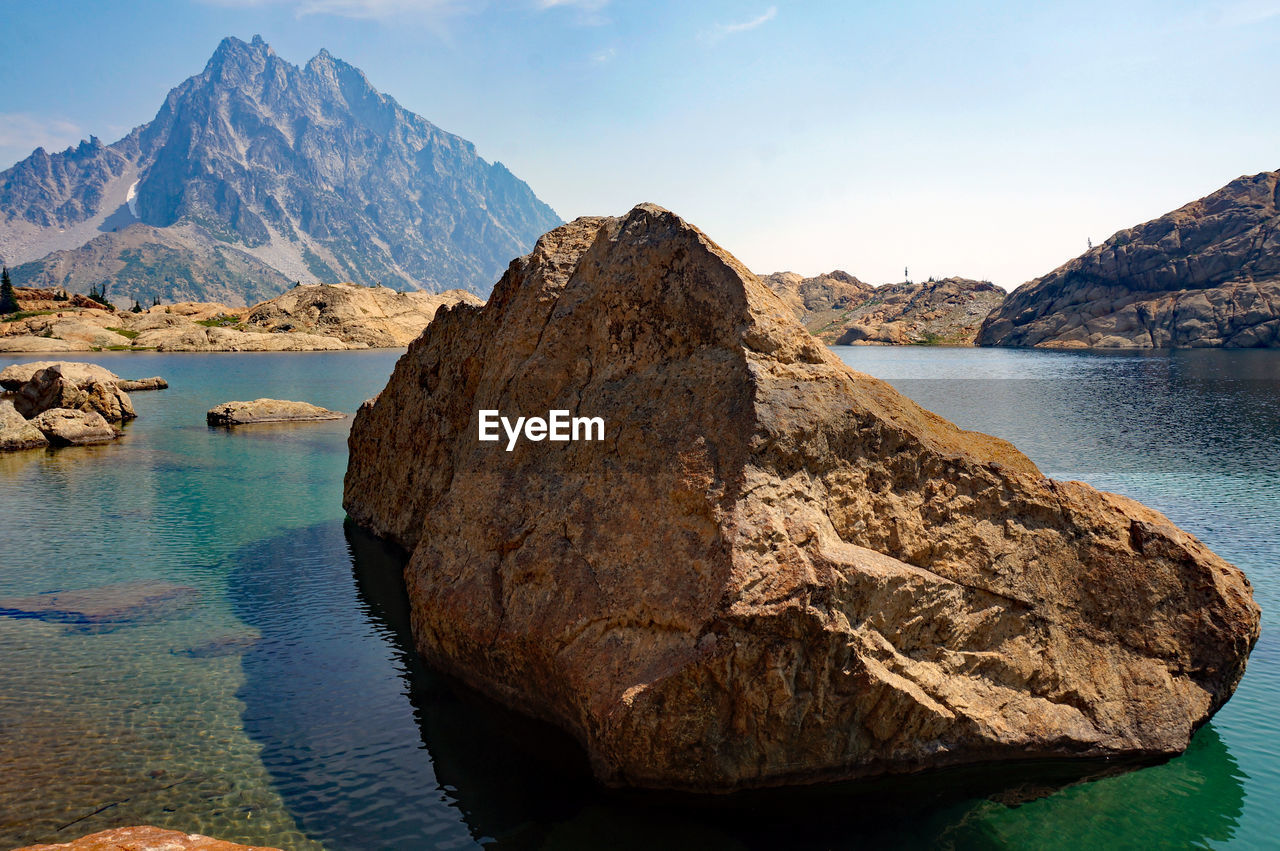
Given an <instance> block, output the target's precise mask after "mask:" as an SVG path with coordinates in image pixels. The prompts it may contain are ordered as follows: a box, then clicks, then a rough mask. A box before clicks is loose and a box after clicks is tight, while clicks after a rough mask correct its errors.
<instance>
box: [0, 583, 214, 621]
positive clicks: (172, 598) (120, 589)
mask: <svg viewBox="0 0 1280 851" xmlns="http://www.w3.org/2000/svg"><path fill="white" fill-rule="evenodd" d="M199 596H200V592H199V591H197V590H196V589H195V588H192V587H190V586H188V585H179V584H177V583H175V582H163V581H157V582H146V581H138V582H119V583H116V584H114V585H101V586H98V587H96V588H80V589H76V590H73V591H49V592H46V593H44V594H33V595H31V596H28V597H5V598H0V615H4V616H6V617H11V618H37V619H39V620H42V621H51V622H53V623H65V624H74V625H77V626H97V627H101V626H116V625H123V624H129V623H139V622H149V621H154V620H159V619H161V618H165V617H168V616H170V615H172V614H174V613H176V612H178V611H180V610H182V609H184V608H186V607H187V606H188V605H190V604H191V603H192V602H194V601H195V600H196V599H197V598H199Z"/></svg>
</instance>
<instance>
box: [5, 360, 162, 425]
mask: <svg viewBox="0 0 1280 851" xmlns="http://www.w3.org/2000/svg"><path fill="white" fill-rule="evenodd" d="M80 366H81V365H80V364H75V365H68V366H64V365H63V364H60V363H55V364H54V365H53V366H49V367H46V368H44V369H42V370H40V371H39V372H37V373H35V374H34V375H32V376H31V378H30V379H29V380H28V381H27V382H26V383H25V384H23V385H22V386H21V387H20V388H18V391H17V393H16V394H15V395H14V401H13V405H14V407H15V408H17V410H18V413H20V414H22V416H24V417H27V418H28V419H30V418H32V417H34V416H36V415H37V414H40V413H43V412H44V411H48V410H50V409H53V408H66V409H68V410H73V411H84V412H86V413H89V412H96V413H98V414H101V415H102V417H103V418H104V419H105V420H107V422H113V423H119V422H125V421H126V420H132V419H135V418H136V417H137V416H138V415H137V414H135V413H134V411H133V402H132V401H131V400H130V399H129V395H128V394H127V393H125V392H124V391H123V390H121V389H120V387H119V385H118V384H117V383H116V380H104V379H101V378H98V377H91V376H92V372H91V371H89V370H84V369H79V368H78V367H80ZM90 366H92V364H90Z"/></svg>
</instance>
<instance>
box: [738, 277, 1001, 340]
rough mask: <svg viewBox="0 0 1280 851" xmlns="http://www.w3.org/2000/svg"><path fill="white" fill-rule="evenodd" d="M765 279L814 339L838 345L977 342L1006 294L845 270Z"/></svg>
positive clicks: (978, 285)
mask: <svg viewBox="0 0 1280 851" xmlns="http://www.w3.org/2000/svg"><path fill="white" fill-rule="evenodd" d="M761 280H763V281H764V283H765V284H767V285H768V286H769V288H770V289H771V290H773V291H774V293H776V294H777V295H778V296H779V297H780V298H782V300H783V301H784V302H785V303H786V304H787V305H788V306H789V307H791V309H792V312H793V313H794V314H795V316H796V318H797V319H799V320H800V321H801V322H802V323H804V326H805V327H806V328H808V329H809V331H810V333H812V334H813V335H814V336H815V337H817V338H818V339H820V340H822V341H823V342H826V343H834V344H837V345H886V346H907V345H947V346H972V345H973V344H974V340H975V338H976V337H977V334H978V329H979V328H980V327H981V326H982V322H983V320H984V319H986V317H987V315H988V314H990V313H991V311H992V310H994V309H995V308H997V307H999V306H1000V304H1001V303H1002V302H1003V301H1004V298H1005V292H1004V290H1002V289H1000V288H999V287H997V286H996V285H994V284H992V283H990V282H988V281H974V280H970V279H968V278H943V279H942V280H933V279H930V280H928V281H924V282H920V283H913V282H911V281H904V282H902V283H897V284H884V285H882V286H878V287H872V286H869V285H868V284H864V283H862V282H861V281H859V280H858V279H857V278H854V277H853V276H851V275H848V274H847V273H845V272H840V271H835V272H831V273H829V274H826V275H819V276H817V277H814V278H802V277H801V276H799V275H797V274H795V273H794V272H779V273H775V274H772V275H764V276H762V277H761Z"/></svg>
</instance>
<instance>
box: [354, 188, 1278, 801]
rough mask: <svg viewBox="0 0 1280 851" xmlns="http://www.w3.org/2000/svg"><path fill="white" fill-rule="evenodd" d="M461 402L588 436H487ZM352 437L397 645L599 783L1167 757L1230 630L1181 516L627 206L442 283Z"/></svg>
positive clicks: (1218, 583)
mask: <svg viewBox="0 0 1280 851" xmlns="http://www.w3.org/2000/svg"><path fill="white" fill-rule="evenodd" d="M481 410H496V411H501V412H502V414H503V415H504V416H505V415H510V416H512V417H515V416H517V415H520V416H534V415H538V416H541V415H545V414H546V412H547V411H552V410H568V411H570V412H572V414H573V415H574V416H584V417H597V416H598V417H602V418H603V419H604V421H605V439H604V440H603V441H601V440H589V441H588V440H581V441H563V442H551V441H532V440H524V441H521V442H519V443H518V444H516V445H515V446H514V448H513V449H512V450H511V451H506V449H505V446H504V445H502V444H501V443H499V442H482V441H480V440H478V439H477V436H478V413H479V411H481ZM349 445H350V461H349V466H348V469H347V474H346V479H345V486H344V487H345V490H344V500H343V502H344V506H345V508H346V510H347V512H348V514H349V515H350V517H351V518H352V519H353V520H355V521H356V522H358V523H360V524H362V525H363V526H365V527H367V528H369V529H371V530H372V531H374V532H375V533H377V534H379V535H381V536H384V537H385V538H388V539H390V540H392V541H395V542H397V543H398V544H399V545H400V546H402V547H404V548H405V549H406V550H407V551H408V552H409V553H410V556H409V560H408V563H407V566H406V568H405V582H406V585H407V589H408V594H409V597H410V601H411V620H412V626H413V632H414V637H415V641H416V644H417V647H418V649H419V651H420V652H421V653H422V654H423V655H424V657H425V658H426V659H427V660H428V661H429V662H430V663H432V664H433V665H435V666H437V667H439V668H441V669H443V670H444V671H447V672H448V673H450V674H453V675H455V676H457V677H459V678H461V679H462V680H463V681H464V682H466V683H468V684H470V685H471V686H473V687H475V688H478V689H480V690H482V691H484V692H486V693H487V694H489V695H490V696H492V697H493V698H495V699H497V700H499V701H501V702H502V703H505V704H507V705H508V706H511V707H513V708H515V709H518V710H521V711H523V712H526V713H528V714H531V715H534V716H538V717H540V718H543V719H546V720H549V721H551V722H553V723H555V724H557V725H559V726H561V727H563V728H564V729H566V730H568V731H569V732H570V733H572V734H573V735H574V736H575V737H576V738H577V740H578V741H579V742H581V744H582V745H583V747H584V748H585V750H586V752H587V754H588V755H589V757H590V760H591V764H592V766H593V769H594V771H595V773H596V775H597V776H598V777H599V778H600V779H601V780H602V781H604V782H606V783H608V784H612V785H619V786H635V787H650V788H667V789H680V790H691V791H698V792H727V791H732V790H736V789H742V788H747V787H759V786H773V785H782V784H792V783H812V782H818V781H824V780H835V779H846V778H866V777H874V776H878V775H884V774H888V773H898V772H912V771H919V770H923V769H930V768H937V767H942V766H953V765H963V764H974V763H984V762H993V761H1005V760H1029V759H1049V758H1082V757H1104V758H1106V757H1141V758H1162V757H1167V756H1170V755H1172V754H1176V753H1179V752H1180V751H1182V750H1183V749H1184V748H1185V747H1186V746H1187V744H1188V741H1189V739H1190V736H1191V734H1192V733H1193V732H1194V731H1195V730H1196V728H1198V727H1199V726H1200V725H1202V724H1203V723H1204V722H1205V721H1206V720H1208V718H1209V717H1210V716H1211V715H1212V714H1213V713H1214V712H1215V711H1216V710H1217V709H1218V708H1219V707H1221V706H1222V705H1223V703H1224V702H1225V701H1226V700H1227V699H1228V698H1229V697H1230V696H1231V694H1232V692H1233V691H1234V689H1235V687H1236V685H1237V683H1239V681H1240V678H1241V676H1242V675H1243V673H1244V669H1245V664H1246V659H1247V657H1248V654H1249V651H1250V649H1251V648H1252V647H1253V645H1254V642H1255V641H1256V640H1257V637H1258V631H1259V610H1258V607H1257V606H1256V605H1255V603H1254V602H1253V598H1252V590H1251V587H1250V585H1249V582H1248V580H1247V579H1246V578H1245V576H1244V575H1243V574H1242V573H1241V572H1240V571H1239V570H1238V569H1237V568H1235V567H1233V566H1232V565H1231V564H1228V563H1227V562H1225V561H1224V560H1222V559H1221V558H1219V557H1218V556H1216V555H1215V554H1214V553H1212V552H1211V551H1210V550H1209V549H1208V548H1207V547H1206V546H1205V545H1204V544H1202V543H1201V542H1200V541H1198V540H1196V539H1195V538H1194V537H1192V536H1191V535H1189V534H1187V533H1185V532H1183V531H1181V530H1179V529H1178V528H1176V527H1175V526H1174V525H1173V524H1172V523H1171V522H1170V521H1169V520H1168V519H1167V518H1165V517H1164V516H1163V515H1161V514H1159V513H1158V512H1156V511H1153V510H1151V509H1149V508H1146V507H1144V506H1142V505H1140V504H1138V503H1136V502H1134V501H1132V500H1130V499H1126V498H1125V497H1122V496H1117V495H1114V494H1109V493H1102V492H1099V491H1097V490H1094V489H1093V488H1092V487H1089V486H1088V485H1085V484H1082V483H1079V482H1060V481H1054V480H1052V479H1049V478H1047V477H1045V476H1044V475H1043V474H1042V473H1041V472H1040V471H1039V470H1038V469H1037V468H1036V466H1035V464H1033V463H1032V462H1031V461H1030V460H1029V459H1028V458H1026V457H1025V456H1024V455H1022V454H1021V453H1020V452H1018V451H1017V449H1015V448H1014V447H1013V446H1011V445H1010V444H1008V443H1006V442H1005V441H1003V440H1000V439H998V438H995V437H989V436H987V435H983V434H978V433H975V432H966V431H963V430H961V429H959V428H957V427H956V426H954V425H953V424H951V423H950V422H947V421H946V420H944V419H942V418H940V417H938V416H936V415H934V414H932V413H930V412H928V411H926V410H924V409H922V408H920V407H919V406H918V405H916V404H914V403H913V402H911V401H910V400H909V399H907V398H905V397H903V396H901V395H900V394H898V393H897V392H896V391H894V390H893V389H892V388H891V387H889V386H888V385H887V384H885V383H883V382H880V381H877V380H875V379H873V378H871V377H869V376H866V375H862V374H860V373H856V372H853V371H851V370H850V369H848V368H847V367H846V366H845V365H844V364H843V363H841V362H840V360H839V359H838V358H836V357H835V356H834V355H833V354H831V353H830V352H829V351H828V350H827V349H826V347H825V346H824V345H822V344H821V342H819V341H818V340H816V339H815V338H814V337H812V336H811V335H810V334H809V333H808V332H806V330H805V329H804V327H803V326H802V325H801V324H800V323H799V322H798V321H797V320H796V318H795V316H794V315H793V313H792V311H791V310H790V309H789V308H788V306H787V305H786V304H784V303H783V302H782V301H781V300H779V298H778V297H777V296H775V295H774V294H773V293H772V292H771V291H770V290H769V289H768V287H767V286H766V285H765V284H763V283H762V282H761V281H760V279H759V278H757V277H756V276H755V275H753V274H751V273H750V272H749V271H748V270H747V269H746V268H745V267H743V266H742V264H741V263H739V262H738V261H737V260H736V259H735V258H734V257H733V256H731V255H730V254H729V253H728V252H727V251H725V250H724V249H722V248H721V247H719V246H718V245H716V244H715V243H714V242H712V241H711V240H710V239H709V238H708V237H707V236H706V235H705V234H703V233H702V232H701V231H699V230H698V229H697V228H695V227H693V226H692V225H690V224H688V223H686V222H684V221H683V220H682V219H680V218H679V217H678V216H676V215H674V214H672V213H670V212H668V211H666V210H663V209H661V208H658V207H654V206H650V205H642V206H639V207H636V208H635V209H633V210H632V211H631V212H630V213H628V214H627V215H626V216H623V217H621V218H582V219H578V220H577V221H574V222H572V223H570V224H567V225H564V226H562V227H560V228H557V229H556V230H553V231H551V232H550V233H548V234H546V235H544V236H543V237H542V238H541V239H540V240H539V242H538V244H537V246H536V247H535V248H534V250H533V252H532V253H530V254H529V255H527V256H525V257H521V258H519V259H517V260H515V261H514V262H512V264H511V265H510V267H509V268H508V270H507V272H506V274H505V275H504V277H503V278H502V280H501V281H499V283H498V284H497V286H496V287H495V289H494V291H493V295H492V297H491V298H490V300H489V302H488V303H487V304H486V305H485V306H484V307H483V308H480V307H474V306H470V305H457V306H454V307H451V308H446V309H442V310H441V311H440V313H439V314H438V316H437V318H436V320H435V321H434V322H433V323H432V324H431V325H430V326H429V327H428V328H427V330H426V331H425V332H424V334H423V335H422V336H421V337H419V338H418V339H417V340H416V341H414V343H413V344H412V345H411V346H410V347H409V351H408V352H407V354H406V355H405V356H404V357H402V358H401V359H400V361H399V363H398V364H397V365H396V368H395V372H394V374H393V375H392V377H391V379H390V380H389V382H388V384H387V386H386V388H385V389H384V390H383V391H382V392H381V394H380V395H379V396H378V397H377V398H376V399H373V400H370V401H369V402H366V403H365V404H364V405H363V406H362V407H361V409H360V411H359V413H358V414H357V416H356V418H355V421H354V423H353V427H352V432H351V436H350V439H349Z"/></svg>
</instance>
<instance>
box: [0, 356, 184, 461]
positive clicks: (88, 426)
mask: <svg viewBox="0 0 1280 851" xmlns="http://www.w3.org/2000/svg"><path fill="white" fill-rule="evenodd" d="M168 386H169V385H168V383H167V382H166V381H165V380H164V379H163V378H158V377H157V378H148V379H143V380H140V381H126V380H124V379H121V378H120V376H118V375H116V374H115V373H114V372H111V371H110V370H107V369H104V368H103V367H101V366H98V365H97V364H92V363H72V362H68V361H37V362H34V363H21V364H11V365H10V366H8V367H6V368H5V369H4V370H3V371H2V372H0V388H3V391H4V392H2V393H0V451H9V450H17V449H38V448H41V447H44V446H50V445H52V446H73V445H75V446H85V445H90V444H95V443H109V442H111V441H113V440H115V439H116V438H117V437H119V436H120V434H121V432H120V429H119V428H117V425H118V424H121V423H125V422H128V421H129V420H132V419H135V418H136V417H137V414H135V413H134V410H133V402H132V400H130V398H129V395H128V394H127V393H126V392H125V387H129V388H131V389H133V390H154V389H160V388H162V387H168Z"/></svg>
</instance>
